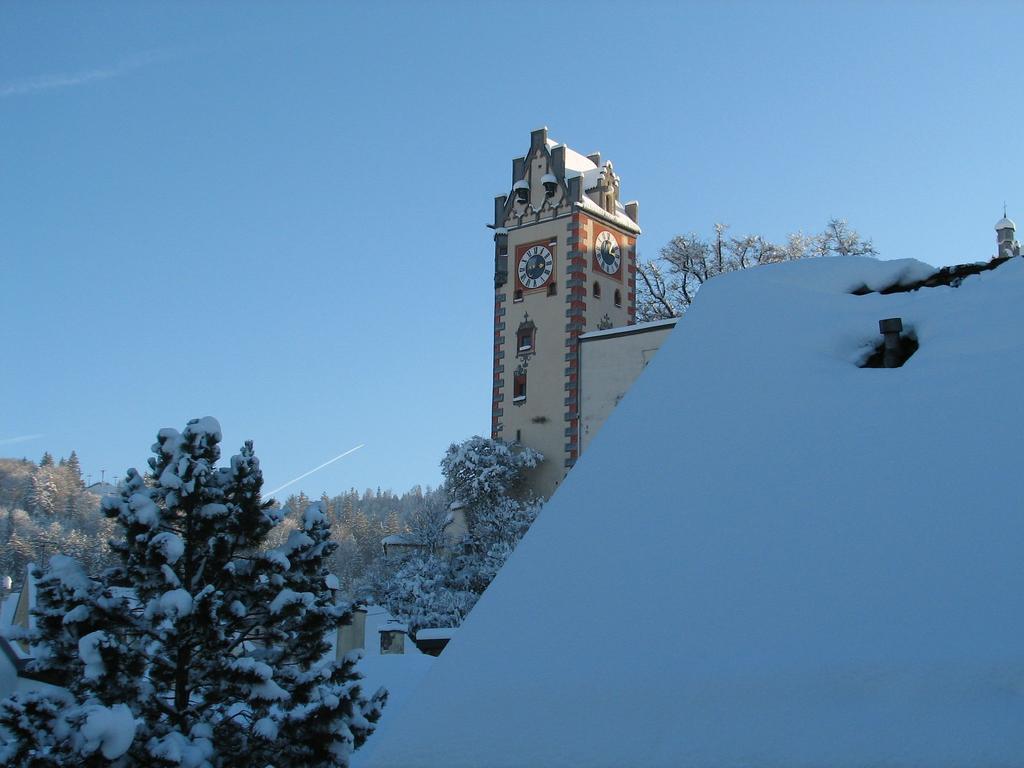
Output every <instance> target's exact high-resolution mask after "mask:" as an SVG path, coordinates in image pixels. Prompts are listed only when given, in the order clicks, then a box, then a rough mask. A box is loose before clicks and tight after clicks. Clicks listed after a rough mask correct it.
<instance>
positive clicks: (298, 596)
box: [269, 588, 316, 614]
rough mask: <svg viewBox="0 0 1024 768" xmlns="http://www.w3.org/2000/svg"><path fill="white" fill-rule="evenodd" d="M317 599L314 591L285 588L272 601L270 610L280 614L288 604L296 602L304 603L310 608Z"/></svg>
mask: <svg viewBox="0 0 1024 768" xmlns="http://www.w3.org/2000/svg"><path fill="white" fill-rule="evenodd" d="M315 600H316V596H315V595H314V594H313V593H312V592H295V591H294V590H291V589H287V588H285V589H282V590H281V591H280V592H278V593H277V596H276V597H275V598H274V599H273V600H271V601H270V606H269V607H270V612H271V613H273V614H278V613H280V612H281V611H283V610H284V609H285V608H286V607H287V606H289V605H294V604H295V603H302V604H304V605H305V606H306V607H307V608H308V607H309V606H311V605H312V604H313V603H314V602H315Z"/></svg>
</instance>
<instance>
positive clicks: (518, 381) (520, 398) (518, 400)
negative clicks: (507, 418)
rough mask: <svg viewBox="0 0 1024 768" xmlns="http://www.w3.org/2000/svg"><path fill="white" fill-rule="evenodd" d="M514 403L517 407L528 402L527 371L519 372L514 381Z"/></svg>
mask: <svg viewBox="0 0 1024 768" xmlns="http://www.w3.org/2000/svg"><path fill="white" fill-rule="evenodd" d="M512 402H513V403H515V404H516V405H520V404H522V403H525V402H526V371H523V372H521V373H519V372H517V373H516V374H515V376H514V377H513V379H512Z"/></svg>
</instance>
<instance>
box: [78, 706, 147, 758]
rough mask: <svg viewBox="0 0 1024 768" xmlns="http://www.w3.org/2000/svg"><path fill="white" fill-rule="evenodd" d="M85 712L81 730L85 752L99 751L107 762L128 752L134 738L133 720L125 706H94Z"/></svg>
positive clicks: (130, 712) (129, 710)
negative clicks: (84, 742)
mask: <svg viewBox="0 0 1024 768" xmlns="http://www.w3.org/2000/svg"><path fill="white" fill-rule="evenodd" d="M86 712H87V713H88V714H87V715H86V718H85V723H84V724H83V725H82V730H81V733H82V736H83V737H84V738H85V741H86V744H85V751H86V752H88V753H91V752H95V751H96V749H99V750H100V752H102V753H103V756H104V757H105V758H107V760H115V759H117V758H118V757H120V756H121V755H123V754H124V753H125V752H127V751H128V748H129V747H130V746H131V745H132V740H134V738H135V718H133V717H132V711H131V709H129V708H128V706H127V705H126V704H115V705H114V706H112V707H104V706H101V705H99V704H96V705H93V706H90V707H87V708H86Z"/></svg>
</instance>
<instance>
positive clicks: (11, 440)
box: [0, 435, 42, 445]
mask: <svg viewBox="0 0 1024 768" xmlns="http://www.w3.org/2000/svg"><path fill="white" fill-rule="evenodd" d="M40 437H42V435H18V436H17V437H5V438H3V439H0V445H15V444H16V443H27V442H28V441H29V440H36V439H38V438H40Z"/></svg>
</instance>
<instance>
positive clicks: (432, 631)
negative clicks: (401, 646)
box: [416, 627, 458, 640]
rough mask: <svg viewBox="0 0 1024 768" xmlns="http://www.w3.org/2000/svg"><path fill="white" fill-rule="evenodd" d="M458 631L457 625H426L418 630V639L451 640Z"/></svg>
mask: <svg viewBox="0 0 1024 768" xmlns="http://www.w3.org/2000/svg"><path fill="white" fill-rule="evenodd" d="M456 632H458V629H457V628H456V627H424V628H423V629H421V630H418V631H417V632H416V639H417V640H450V639H451V638H453V637H455V633H456Z"/></svg>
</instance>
